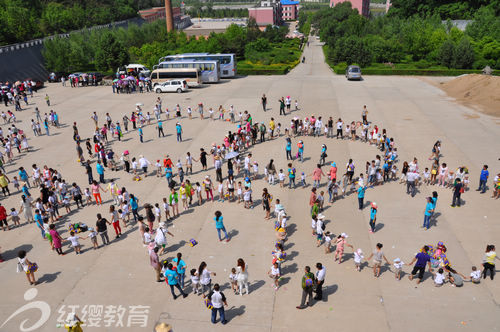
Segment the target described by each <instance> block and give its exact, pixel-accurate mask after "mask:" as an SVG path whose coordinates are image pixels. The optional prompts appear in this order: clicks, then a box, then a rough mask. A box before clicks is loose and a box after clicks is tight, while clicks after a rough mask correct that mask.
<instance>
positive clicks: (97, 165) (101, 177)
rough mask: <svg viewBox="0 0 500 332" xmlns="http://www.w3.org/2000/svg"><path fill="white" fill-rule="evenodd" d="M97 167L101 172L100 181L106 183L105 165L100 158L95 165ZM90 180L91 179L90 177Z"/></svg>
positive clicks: (97, 170) (98, 171)
mask: <svg viewBox="0 0 500 332" xmlns="http://www.w3.org/2000/svg"><path fill="white" fill-rule="evenodd" d="M95 169H96V172H97V174H99V182H100V183H106V181H105V180H104V166H103V165H102V162H101V161H99V160H98V161H97V164H96V165H95ZM89 180H90V177H89Z"/></svg>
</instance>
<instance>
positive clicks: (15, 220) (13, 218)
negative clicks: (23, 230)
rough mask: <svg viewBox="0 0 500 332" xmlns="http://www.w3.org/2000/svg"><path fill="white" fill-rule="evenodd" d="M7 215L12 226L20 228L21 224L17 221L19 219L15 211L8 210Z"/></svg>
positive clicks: (13, 209)
mask: <svg viewBox="0 0 500 332" xmlns="http://www.w3.org/2000/svg"><path fill="white" fill-rule="evenodd" d="M9 215H10V217H11V219H12V222H13V223H14V226H16V225H17V226H20V225H21V223H20V222H19V220H20V219H21V218H19V215H18V213H17V211H16V209H15V208H12V209H10V213H9Z"/></svg>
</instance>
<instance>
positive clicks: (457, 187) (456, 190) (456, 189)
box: [451, 179, 464, 207]
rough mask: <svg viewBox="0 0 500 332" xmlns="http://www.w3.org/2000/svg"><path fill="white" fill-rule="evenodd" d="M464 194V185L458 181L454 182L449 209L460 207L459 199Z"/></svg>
mask: <svg viewBox="0 0 500 332" xmlns="http://www.w3.org/2000/svg"><path fill="white" fill-rule="evenodd" d="M463 192H464V185H463V184H462V181H460V179H456V180H455V184H454V185H453V200H452V202H451V207H455V206H457V207H460V205H461V198H460V196H461V195H462V193H463Z"/></svg>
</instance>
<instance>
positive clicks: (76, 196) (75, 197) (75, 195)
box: [70, 182, 84, 208]
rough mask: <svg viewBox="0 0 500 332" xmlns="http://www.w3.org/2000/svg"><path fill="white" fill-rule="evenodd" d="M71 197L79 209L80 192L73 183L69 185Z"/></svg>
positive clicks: (80, 201) (80, 203)
mask: <svg viewBox="0 0 500 332" xmlns="http://www.w3.org/2000/svg"><path fill="white" fill-rule="evenodd" d="M70 193H71V196H72V197H73V200H74V201H75V203H76V207H77V208H80V207H83V206H84V205H83V200H82V190H81V189H80V187H79V186H78V185H77V184H76V182H73V184H72V185H71V189H70Z"/></svg>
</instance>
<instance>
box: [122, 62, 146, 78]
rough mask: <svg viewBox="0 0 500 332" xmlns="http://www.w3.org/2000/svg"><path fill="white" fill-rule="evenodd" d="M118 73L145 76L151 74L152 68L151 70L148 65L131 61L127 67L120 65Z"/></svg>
mask: <svg viewBox="0 0 500 332" xmlns="http://www.w3.org/2000/svg"><path fill="white" fill-rule="evenodd" d="M116 73H117V74H118V75H128V74H132V73H134V74H136V75H141V76H144V77H148V76H149V75H151V70H149V69H148V68H147V67H146V66H144V65H141V64H137V63H131V64H129V65H127V66H125V67H120V68H118V70H117V71H116Z"/></svg>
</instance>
